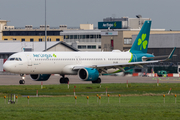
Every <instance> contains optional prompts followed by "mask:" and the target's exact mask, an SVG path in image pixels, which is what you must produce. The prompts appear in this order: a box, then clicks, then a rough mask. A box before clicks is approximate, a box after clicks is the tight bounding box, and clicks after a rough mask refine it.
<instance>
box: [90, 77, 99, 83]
mask: <svg viewBox="0 0 180 120" xmlns="http://www.w3.org/2000/svg"><path fill="white" fill-rule="evenodd" d="M92 83H101V78H98V79H97V80H95V81H92Z"/></svg>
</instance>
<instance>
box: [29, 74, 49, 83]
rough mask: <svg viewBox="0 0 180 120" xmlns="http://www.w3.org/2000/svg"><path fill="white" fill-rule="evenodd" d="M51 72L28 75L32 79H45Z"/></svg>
mask: <svg viewBox="0 0 180 120" xmlns="http://www.w3.org/2000/svg"><path fill="white" fill-rule="evenodd" d="M50 76H51V74H30V77H31V79H32V80H34V81H47V80H48V79H49V77H50Z"/></svg>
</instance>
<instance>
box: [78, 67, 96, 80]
mask: <svg viewBox="0 0 180 120" xmlns="http://www.w3.org/2000/svg"><path fill="white" fill-rule="evenodd" d="M78 75H79V78H80V79H81V80H84V81H95V80H97V79H98V77H99V72H98V70H97V69H95V68H82V69H79V71H78Z"/></svg>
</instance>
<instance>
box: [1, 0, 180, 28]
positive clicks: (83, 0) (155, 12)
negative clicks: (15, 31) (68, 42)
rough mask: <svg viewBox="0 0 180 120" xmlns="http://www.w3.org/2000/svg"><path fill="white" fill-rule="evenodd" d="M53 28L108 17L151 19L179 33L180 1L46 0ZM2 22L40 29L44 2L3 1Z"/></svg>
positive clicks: (97, 20) (96, 20)
mask: <svg viewBox="0 0 180 120" xmlns="http://www.w3.org/2000/svg"><path fill="white" fill-rule="evenodd" d="M46 11H47V12H46V13H47V14H46V17H47V19H46V21H47V25H50V27H58V26H59V25H67V26H68V27H79V25H80V24H86V23H90V24H94V26H95V27H97V26H98V22H101V21H103V18H106V17H117V18H120V17H129V18H135V17H136V15H138V14H140V15H142V17H143V18H151V19H152V28H154V29H166V30H169V29H172V30H180V24H179V22H180V12H179V11H180V0H46ZM0 20H8V21H10V22H8V25H9V26H15V27H24V26H25V25H33V27H39V26H40V25H44V24H45V0H0Z"/></svg>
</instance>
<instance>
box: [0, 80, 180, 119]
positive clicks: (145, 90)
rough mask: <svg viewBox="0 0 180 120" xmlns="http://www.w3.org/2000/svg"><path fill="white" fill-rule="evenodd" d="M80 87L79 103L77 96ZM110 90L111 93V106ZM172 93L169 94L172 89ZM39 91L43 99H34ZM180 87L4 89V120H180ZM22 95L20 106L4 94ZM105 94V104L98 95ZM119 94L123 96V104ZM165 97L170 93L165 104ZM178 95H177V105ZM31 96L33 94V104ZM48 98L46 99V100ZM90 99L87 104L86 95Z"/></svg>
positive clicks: (0, 105)
mask: <svg viewBox="0 0 180 120" xmlns="http://www.w3.org/2000/svg"><path fill="white" fill-rule="evenodd" d="M74 86H76V94H77V104H75V99H74V96H73V94H74V93H73V88H74ZM106 88H108V93H109V94H110V97H109V103H108V97H107V96H106V93H105V91H106ZM170 88H172V90H171V94H170V95H168V94H167V93H168V91H169V89H170ZM37 89H38V91H39V94H40V96H41V97H34V96H35V94H36V90H37ZM179 91H180V84H172V83H171V84H168V83H167V84H160V86H158V87H157V86H156V84H129V87H128V88H127V87H126V84H102V85H101V88H99V85H98V84H76V85H70V89H67V85H44V89H42V90H41V89H40V86H38V85H19V86H0V95H1V97H0V98H1V99H0V119H2V120H4V119H5V120H6V119H13V120H21V119H23V120H24V119H27V120H34V119H58V120H59V119H68V120H69V119H180V114H179V113H180V99H178V98H179V96H178V95H179ZM10 93H16V94H18V96H19V97H18V102H16V104H7V99H8V98H6V104H5V100H4V98H3V96H4V95H6V96H7V95H8V94H10ZM97 93H98V94H99V95H101V97H102V98H101V103H99V99H98V102H97V97H96V94H97ZM118 94H121V99H120V103H119V97H118ZM163 94H166V97H165V103H164V98H163V96H162V95H163ZM174 94H177V98H176V104H175V97H174ZM27 95H30V99H29V104H28V100H27V97H26V96H27ZM43 95H44V96H46V97H43ZM87 95H88V96H89V104H87V99H86V96H87Z"/></svg>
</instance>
